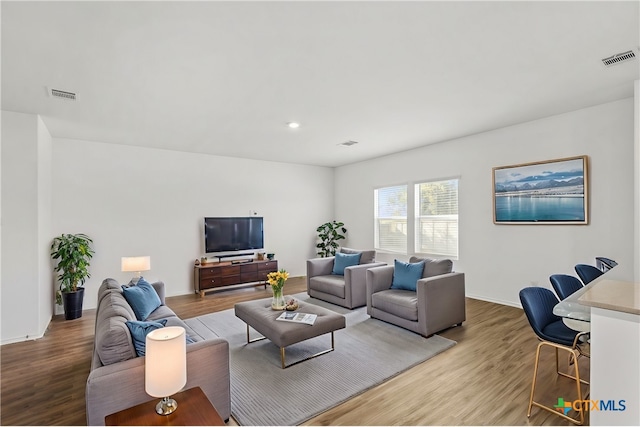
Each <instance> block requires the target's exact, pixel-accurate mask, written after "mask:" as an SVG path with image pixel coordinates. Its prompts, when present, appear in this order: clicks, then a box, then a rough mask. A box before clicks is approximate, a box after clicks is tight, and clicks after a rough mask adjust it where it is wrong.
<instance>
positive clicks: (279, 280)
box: [267, 269, 289, 293]
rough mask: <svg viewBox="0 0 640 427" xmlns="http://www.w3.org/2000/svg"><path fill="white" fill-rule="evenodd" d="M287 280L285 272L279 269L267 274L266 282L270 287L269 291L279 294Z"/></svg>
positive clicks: (287, 275)
mask: <svg viewBox="0 0 640 427" xmlns="http://www.w3.org/2000/svg"><path fill="white" fill-rule="evenodd" d="M288 278H289V273H287V270H284V269H281V270H278V271H274V272H272V273H269V274H267V282H268V283H269V284H270V285H271V289H273V291H274V292H278V293H279V292H281V291H282V288H283V287H284V282H286V281H287V279H288Z"/></svg>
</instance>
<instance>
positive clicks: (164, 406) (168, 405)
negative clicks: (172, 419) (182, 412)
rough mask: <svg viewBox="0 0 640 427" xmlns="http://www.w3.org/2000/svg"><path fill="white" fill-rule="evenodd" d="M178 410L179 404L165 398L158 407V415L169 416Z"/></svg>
mask: <svg viewBox="0 0 640 427" xmlns="http://www.w3.org/2000/svg"><path fill="white" fill-rule="evenodd" d="M176 409H178V402H176V401H175V400H173V399H172V398H170V397H163V398H162V400H161V401H160V402H158V404H157V405H156V412H157V413H158V415H169V414H171V413H172V412H174V411H175V410H176Z"/></svg>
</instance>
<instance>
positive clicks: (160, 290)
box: [151, 281, 165, 305]
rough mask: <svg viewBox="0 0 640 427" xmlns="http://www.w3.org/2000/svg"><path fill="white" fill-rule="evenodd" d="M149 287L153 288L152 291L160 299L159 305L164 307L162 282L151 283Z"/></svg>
mask: <svg viewBox="0 0 640 427" xmlns="http://www.w3.org/2000/svg"><path fill="white" fill-rule="evenodd" d="M151 286H153V289H155V290H156V293H157V294H158V296H159V297H160V303H161V304H162V305H165V303H164V297H165V290H164V282H161V281H157V282H153V283H152V284H151Z"/></svg>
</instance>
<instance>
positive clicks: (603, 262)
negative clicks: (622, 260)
mask: <svg viewBox="0 0 640 427" xmlns="http://www.w3.org/2000/svg"><path fill="white" fill-rule="evenodd" d="M616 265H618V263H617V262H615V261H614V260H612V259H610V258H605V257H603V256H597V257H596V267H598V268H599V269H600V270H602V272H603V273H606V272H607V271H609V270H611V269H612V268H613V267H615V266H616Z"/></svg>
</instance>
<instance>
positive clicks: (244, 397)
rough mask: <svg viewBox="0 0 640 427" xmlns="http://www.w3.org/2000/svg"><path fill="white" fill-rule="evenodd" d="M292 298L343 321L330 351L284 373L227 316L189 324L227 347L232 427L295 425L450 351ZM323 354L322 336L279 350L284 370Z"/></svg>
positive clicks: (448, 343) (443, 343)
mask: <svg viewBox="0 0 640 427" xmlns="http://www.w3.org/2000/svg"><path fill="white" fill-rule="evenodd" d="M293 297H295V298H296V299H298V300H300V301H304V302H307V303H310V304H316V305H319V306H322V307H325V308H327V309H329V310H333V311H335V312H337V313H340V314H342V315H344V316H345V317H346V324H347V327H346V328H345V329H340V330H338V331H336V332H335V351H332V352H329V353H327V354H324V355H322V356H319V357H316V358H313V359H310V360H307V361H304V362H302V363H299V364H297V365H294V366H291V367H289V368H287V369H281V367H280V350H279V348H278V347H276V346H275V345H274V344H273V343H271V342H270V341H269V340H263V341H257V342H254V343H251V344H247V342H246V339H247V338H246V325H245V323H244V322H243V321H242V320H240V319H238V318H237V317H235V314H234V311H233V309H231V310H225V311H221V312H218V313H212V314H207V315H204V316H200V317H198V318H197V319H198V320H199V321H201V322H202V324H203V326H206V327H207V328H209V329H211V330H212V331H213V332H214V333H216V334H217V335H218V336H221V337H223V338H225V339H227V340H228V341H229V351H230V356H229V362H230V368H231V413H232V415H233V417H234V418H235V420H236V421H237V422H238V423H239V424H240V425H245V426H246V425H256V426H258V425H279V426H289V425H298V424H301V423H303V422H305V421H306V420H308V419H310V418H313V417H314V416H316V415H318V414H320V413H322V412H324V411H326V410H328V409H330V408H332V407H334V406H336V405H338V404H340V403H342V402H344V401H346V400H348V399H350V398H352V397H353V396H355V395H357V394H360V393H362V392H364V391H366V390H368V389H370V388H372V387H374V386H376V385H378V384H380V383H382V382H384V381H386V380H388V379H390V378H392V377H394V376H396V375H398V374H399V373H401V372H403V371H405V370H407V369H409V368H411V367H413V366H415V365H417V364H419V363H421V362H424V361H425V360H427V359H429V358H431V357H433V356H435V355H437V354H438V353H441V352H443V351H444V350H446V349H448V348H450V347H453V346H454V345H455V344H456V343H455V341H452V340H449V339H446V338H443V337H441V336H438V335H434V336H432V337H431V338H428V339H427V338H424V337H422V336H420V335H418V334H414V333H412V332H409V331H407V330H405V329H402V328H398V327H396V326H393V325H390V324H388V323H385V322H382V321H379V320H377V319H371V318H370V317H369V316H368V315H367V314H366V307H362V308H359V309H356V310H348V309H345V308H342V307H339V306H336V305H333V304H329V303H326V302H324V301H320V300H317V299H315V298H310V297H309V296H308V295H307V294H306V293H300V294H295V295H293ZM299 326H300V327H301V328H304V327H306V325H299ZM251 333H252V336H251V337H252V338H257V337H259V335H258V333H257V332H255V331H254V330H253V329H251ZM330 346H331V335H330V334H327V335H324V336H320V337H316V338H312V339H310V340H307V341H303V342H301V343H298V344H295V345H292V346H290V347H287V349H286V352H287V364H289V363H292V362H295V361H296V360H300V359H303V358H305V357H307V356H309V355H312V354H315V353H318V352H319V351H322V350H324V349H327V348H329V347H330Z"/></svg>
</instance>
